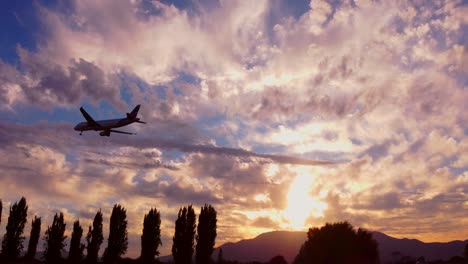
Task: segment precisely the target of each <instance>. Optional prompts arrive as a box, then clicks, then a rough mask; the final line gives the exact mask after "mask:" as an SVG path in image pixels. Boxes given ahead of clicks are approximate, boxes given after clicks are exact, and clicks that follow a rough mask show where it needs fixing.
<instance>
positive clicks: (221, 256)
mask: <svg viewBox="0 0 468 264" xmlns="http://www.w3.org/2000/svg"><path fill="white" fill-rule="evenodd" d="M217 263H218V264H222V263H224V257H223V249H222V248H219V251H218V261H217Z"/></svg>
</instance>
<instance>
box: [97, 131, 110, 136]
mask: <svg viewBox="0 0 468 264" xmlns="http://www.w3.org/2000/svg"><path fill="white" fill-rule="evenodd" d="M99 135H100V136H101V137H103V136H106V137H109V136H110V131H102V132H99Z"/></svg>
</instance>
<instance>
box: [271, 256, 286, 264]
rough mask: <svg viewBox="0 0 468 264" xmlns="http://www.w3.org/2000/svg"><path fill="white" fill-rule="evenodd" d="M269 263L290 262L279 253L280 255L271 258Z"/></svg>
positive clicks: (282, 263)
mask: <svg viewBox="0 0 468 264" xmlns="http://www.w3.org/2000/svg"><path fill="white" fill-rule="evenodd" d="M268 264H288V262H287V261H286V259H284V257H283V256H281V255H278V256H276V257H273V258H272V259H270V261H269V262H268Z"/></svg>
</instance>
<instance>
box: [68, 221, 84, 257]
mask: <svg viewBox="0 0 468 264" xmlns="http://www.w3.org/2000/svg"><path fill="white" fill-rule="evenodd" d="M82 236H83V228H82V227H81V225H80V221H79V220H76V221H75V222H74V223H73V232H72V235H71V240H70V251H69V252H68V262H70V263H79V262H80V261H81V260H82V259H83V250H84V248H85V245H84V244H81V237H82Z"/></svg>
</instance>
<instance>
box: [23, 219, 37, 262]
mask: <svg viewBox="0 0 468 264" xmlns="http://www.w3.org/2000/svg"><path fill="white" fill-rule="evenodd" d="M40 235H41V218H40V217H36V216H34V219H33V220H32V222H31V235H30V236H29V244H28V252H27V253H26V259H34V258H35V257H36V249H37V243H38V242H39V236H40Z"/></svg>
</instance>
